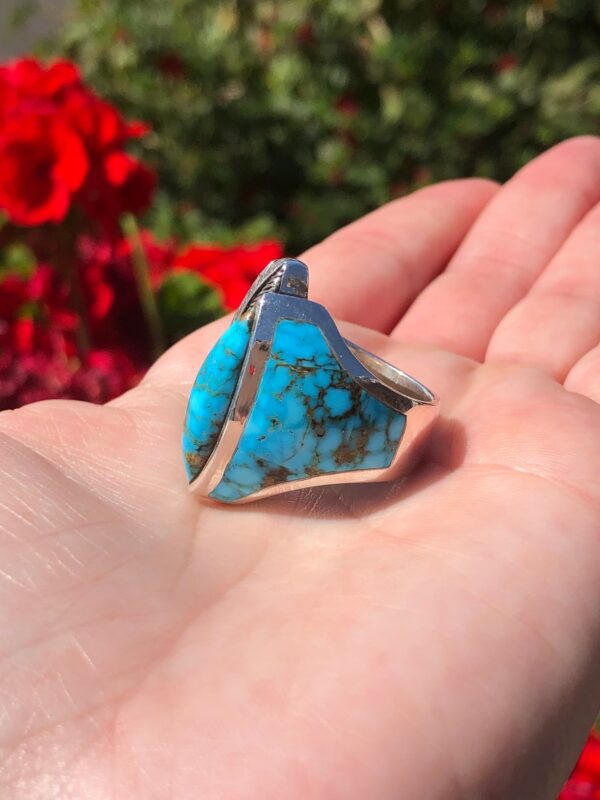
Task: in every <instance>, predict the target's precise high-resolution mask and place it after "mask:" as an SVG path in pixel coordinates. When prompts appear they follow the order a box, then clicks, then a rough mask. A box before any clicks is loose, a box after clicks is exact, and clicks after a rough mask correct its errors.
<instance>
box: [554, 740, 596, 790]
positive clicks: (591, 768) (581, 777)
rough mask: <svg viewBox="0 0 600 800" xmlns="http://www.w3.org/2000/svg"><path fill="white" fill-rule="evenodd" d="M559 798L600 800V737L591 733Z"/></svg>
mask: <svg viewBox="0 0 600 800" xmlns="http://www.w3.org/2000/svg"><path fill="white" fill-rule="evenodd" d="M558 800H600V737H598V735H597V734H596V733H593V732H592V733H591V734H590V736H589V738H588V740H587V742H586V745H585V747H584V749H583V752H582V753H581V756H580V757H579V761H578V762H577V764H576V765H575V769H574V770H573V773H572V774H571V777H570V778H569V780H568V781H567V783H566V784H565V786H564V787H563V790H562V792H561V793H560V796H559V798H558Z"/></svg>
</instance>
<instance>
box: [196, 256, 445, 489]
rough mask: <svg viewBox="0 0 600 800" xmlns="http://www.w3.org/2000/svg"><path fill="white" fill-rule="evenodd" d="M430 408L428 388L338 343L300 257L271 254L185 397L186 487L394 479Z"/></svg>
mask: <svg viewBox="0 0 600 800" xmlns="http://www.w3.org/2000/svg"><path fill="white" fill-rule="evenodd" d="M437 411H438V400H437V398H436V397H435V395H434V394H433V393H432V392H431V391H430V390H429V389H427V388H426V387H425V386H423V384H422V383H420V382H419V381H417V380H416V379H415V378H412V377H411V376H410V375H407V374H406V373H405V372H403V371H402V370H400V369H398V368H397V367H394V366H392V365H391V364H389V363H388V362H386V361H384V360H383V359H381V358H379V357H378V356H376V355H374V354H373V353H369V352H368V351H367V350H364V349H363V348H362V347H359V346H358V345H356V344H354V343H353V342H350V341H348V340H346V339H344V338H343V337H342V336H341V334H340V333H339V331H338V329H337V327H336V325H335V322H334V321H333V319H332V317H331V316H330V314H329V313H328V311H327V310H326V309H325V308H324V307H323V306H321V305H319V304H318V303H314V302H312V301H310V300H308V267H307V266H306V265H305V264H304V263H302V262H301V261H298V260H297V259H278V260H276V261H272V262H271V263H270V264H269V265H268V266H267V267H266V268H265V269H264V270H263V271H262V272H261V274H260V275H259V276H258V278H257V279H256V281H255V282H254V284H253V286H252V287H251V289H250V291H249V292H248V294H247V295H246V297H245V298H244V300H243V301H242V304H241V305H240V307H239V309H238V311H237V312H236V314H235V316H234V319H233V322H232V324H231V325H230V327H229V328H228V329H227V331H226V332H225V333H224V334H223V335H222V336H221V338H220V339H219V340H218V342H217V343H216V344H215V346H214V347H213V349H212V350H211V351H210V353H209V354H208V356H207V358H206V360H205V361H204V363H203V365H202V367H201V368H200V371H199V373H198V376H197V378H196V381H195V383H194V386H193V388H192V391H191V393H190V398H189V402H188V408H187V413H186V419H185V425H184V434H183V453H184V463H185V467H186V473H187V477H188V481H189V484H190V489H191V490H193V491H194V492H198V493H199V494H200V495H202V496H204V497H208V498H211V499H213V500H217V501H220V502H225V503H243V502H248V501H251V500H257V499H260V498H263V497H267V496H270V495H273V494H277V493H280V492H284V491H292V490H295V489H301V488H305V487H310V486H316V485H324V484H334V483H349V482H369V481H386V480H391V479H394V478H396V477H398V476H399V475H400V474H402V473H403V472H404V471H406V469H407V468H408V466H409V463H410V461H411V460H412V458H413V457H414V455H415V454H416V453H417V451H418V447H417V445H418V444H419V443H420V442H421V441H422V440H423V439H424V437H425V435H426V434H427V432H428V431H429V428H430V426H431V424H432V423H433V422H434V420H435V417H436V415H437Z"/></svg>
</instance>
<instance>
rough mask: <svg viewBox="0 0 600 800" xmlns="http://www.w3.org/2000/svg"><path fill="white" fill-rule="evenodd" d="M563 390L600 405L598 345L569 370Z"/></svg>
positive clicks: (599, 352)
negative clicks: (576, 393) (580, 395)
mask: <svg viewBox="0 0 600 800" xmlns="http://www.w3.org/2000/svg"><path fill="white" fill-rule="evenodd" d="M565 389H568V390H569V391H570V392H578V393H579V394H583V395H585V396H586V397H589V398H591V399H592V400H595V401H596V402H597V403H600V345H597V346H596V347H594V348H593V350H590V351H589V353H586V354H585V355H584V356H583V358H581V359H579V361H578V362H577V363H576V364H575V366H574V367H573V368H572V369H571V370H570V372H569V374H568V375H567V377H566V380H565Z"/></svg>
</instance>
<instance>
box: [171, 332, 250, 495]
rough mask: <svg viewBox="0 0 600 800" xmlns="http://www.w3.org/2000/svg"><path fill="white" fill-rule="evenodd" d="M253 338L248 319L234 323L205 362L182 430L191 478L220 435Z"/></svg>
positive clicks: (184, 450)
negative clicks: (250, 340)
mask: <svg viewBox="0 0 600 800" xmlns="http://www.w3.org/2000/svg"><path fill="white" fill-rule="evenodd" d="M249 339H250V326H249V324H248V322H247V321H244V320H238V321H237V322H234V323H232V324H231V325H230V326H229V328H228V329H227V330H226V331H225V333H224V334H223V335H222V336H221V338H220V339H219V340H218V342H217V343H216V344H215V346H214V347H213V349H212V350H211V351H210V353H209V354H208V356H207V357H206V361H205V362H204V363H203V364H202V367H201V368H200V372H199V373H198V376H197V377H196V381H195V383H194V386H193V388H192V391H191V394H190V399H189V402H188V407H187V413H186V417H185V425H184V429H183V456H184V463H185V469H186V473H187V476H188V480H190V481H192V480H193V479H194V478H195V477H196V475H198V473H199V472H200V470H201V469H202V467H203V466H204V464H205V463H206V461H207V459H208V457H209V456H210V454H211V453H212V451H213V448H214V446H215V444H216V442H217V439H218V438H219V433H220V431H221V428H222V427H223V422H224V421H225V417H226V415H227V410H228V409H229V404H230V402H231V397H232V395H233V393H234V391H235V387H236V385H237V382H238V377H239V374H240V370H241V368H242V361H243V360H244V355H245V354H246V349H247V347H248V340H249Z"/></svg>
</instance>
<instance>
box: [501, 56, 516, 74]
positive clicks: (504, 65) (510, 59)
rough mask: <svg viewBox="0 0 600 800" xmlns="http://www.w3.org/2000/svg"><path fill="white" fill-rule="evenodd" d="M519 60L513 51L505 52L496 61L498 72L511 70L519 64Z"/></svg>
mask: <svg viewBox="0 0 600 800" xmlns="http://www.w3.org/2000/svg"><path fill="white" fill-rule="evenodd" d="M518 63H519V62H518V61H517V59H516V57H515V56H513V55H512V53H504V55H501V56H500V58H499V59H498V61H497V62H496V68H497V70H498V72H510V70H512V69H514V68H515V67H516V66H517V65H518Z"/></svg>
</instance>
